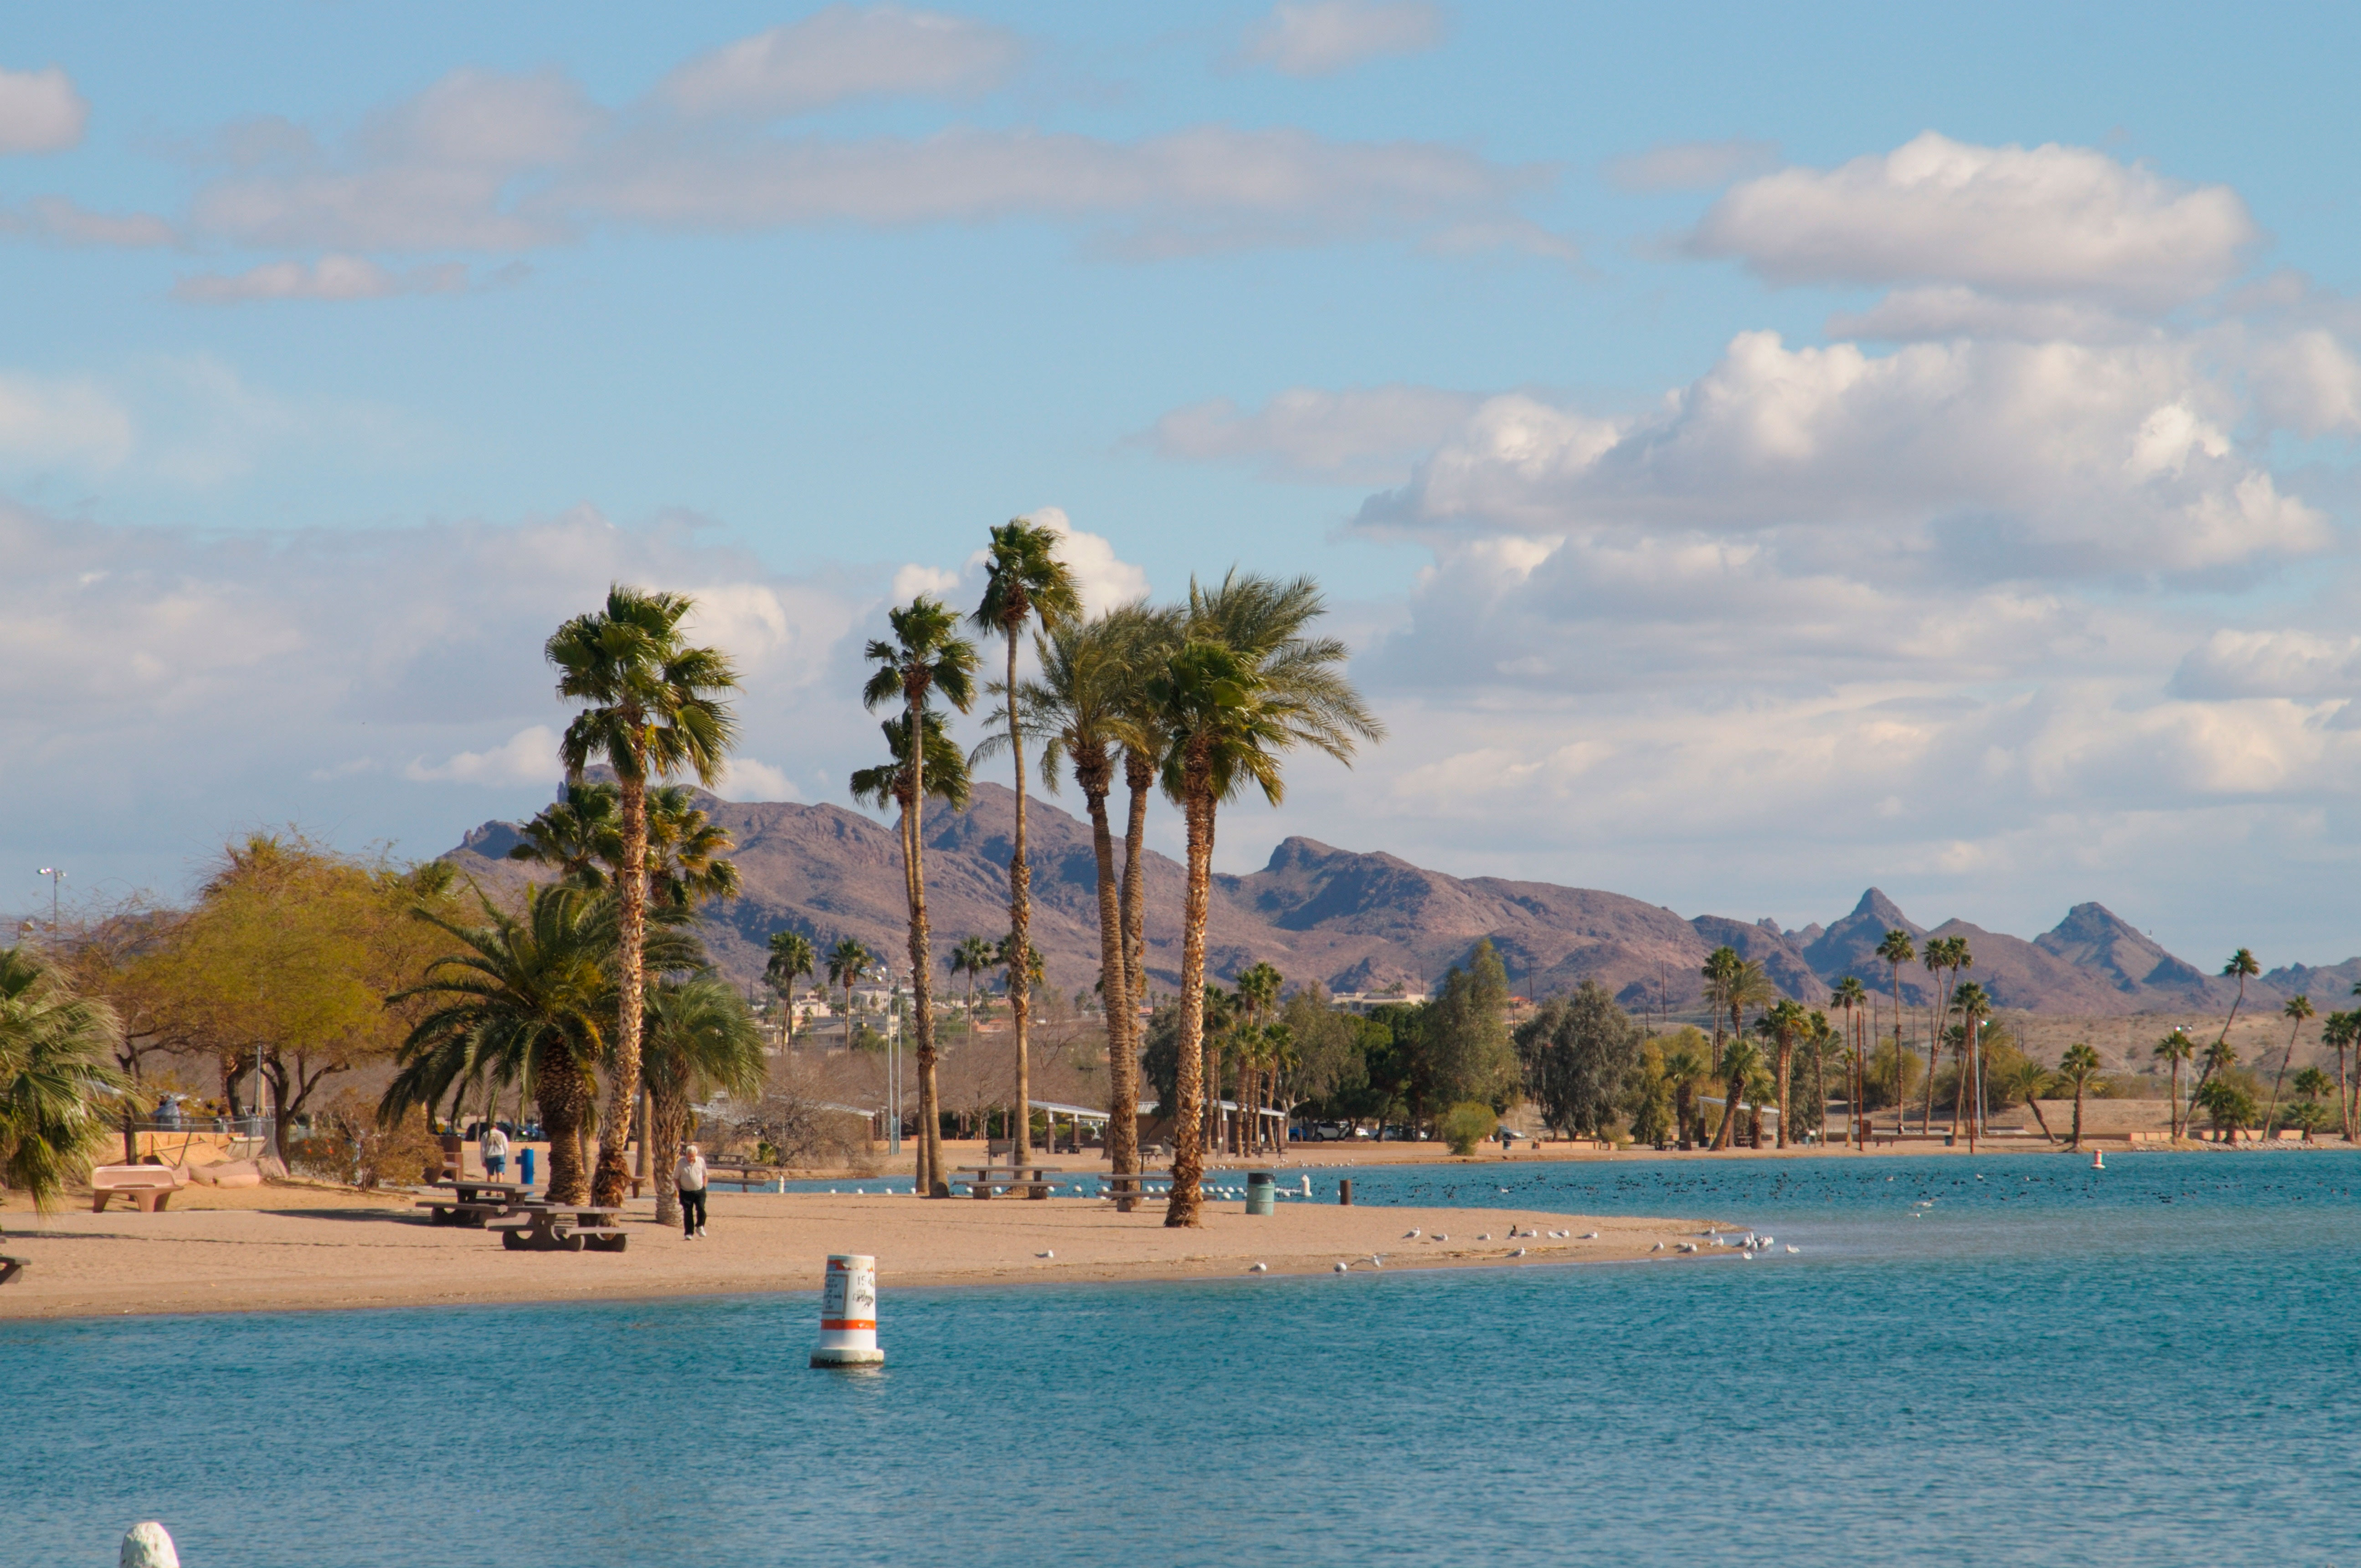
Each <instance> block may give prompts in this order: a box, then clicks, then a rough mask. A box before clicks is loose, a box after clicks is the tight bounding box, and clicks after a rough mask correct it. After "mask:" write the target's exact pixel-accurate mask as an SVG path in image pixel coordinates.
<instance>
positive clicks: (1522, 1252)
mask: <svg viewBox="0 0 2361 1568" xmlns="http://www.w3.org/2000/svg"><path fill="white" fill-rule="evenodd" d="M1524 1255H1525V1249H1524V1248H1522V1247H1519V1248H1518V1249H1517V1250H1516V1251H1514V1252H1512V1253H1510V1257H1522V1256H1524Z"/></svg>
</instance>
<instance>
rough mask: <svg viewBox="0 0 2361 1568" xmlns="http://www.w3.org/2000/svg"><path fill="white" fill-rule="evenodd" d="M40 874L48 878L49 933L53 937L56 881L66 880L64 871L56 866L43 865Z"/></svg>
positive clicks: (56, 920)
mask: <svg viewBox="0 0 2361 1568" xmlns="http://www.w3.org/2000/svg"><path fill="white" fill-rule="evenodd" d="M40 874H41V875H43V876H45V877H47V878H49V935H50V936H52V937H54V936H56V935H57V934H58V883H61V882H63V881H65V880H66V873H65V872H63V871H61V870H60V869H59V868H58V867H56V866H43V867H42V868H41V871H40Z"/></svg>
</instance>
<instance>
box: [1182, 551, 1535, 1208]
mask: <svg viewBox="0 0 2361 1568" xmlns="http://www.w3.org/2000/svg"><path fill="white" fill-rule="evenodd" d="M1325 609H1326V605H1325V603H1324V601H1323V598H1322V597H1321V593H1320V589H1319V587H1318V585H1316V584H1315V583H1313V582H1312V579H1311V578H1309V577H1298V578H1296V579H1294V580H1293V581H1291V582H1285V583H1282V582H1279V581H1277V580H1276V579H1273V578H1268V577H1262V576H1246V575H1242V574H1239V573H1236V572H1232V573H1231V574H1230V575H1229V576H1226V577H1224V579H1223V580H1222V582H1221V583H1220V585H1219V586H1217V587H1213V588H1210V589H1208V588H1206V587H1202V585H1200V584H1197V583H1194V582H1192V583H1191V584H1190V586H1189V609H1188V619H1187V641H1186V642H1185V644H1184V645H1183V646H1182V647H1181V648H1180V651H1179V652H1175V653H1173V654H1172V655H1171V657H1170V659H1168V660H1167V661H1166V663H1165V666H1164V670H1163V672H1162V673H1161V674H1158V675H1156V676H1155V677H1154V678H1153V679H1151V680H1150V681H1149V682H1148V696H1149V698H1150V699H1151V700H1152V701H1153V702H1154V703H1155V705H1156V706H1157V707H1158V708H1159V711H1160V715H1161V718H1162V724H1161V729H1163V731H1164V733H1165V734H1166V735H1167V736H1168V737H1169V741H1168V745H1167V749H1166V751H1165V755H1164V762H1163V782H1164V789H1165V793H1166V794H1167V795H1170V796H1171V797H1172V799H1173V800H1174V801H1176V802H1177V803H1179V805H1180V808H1181V815H1182V817H1183V818H1184V820H1185V821H1186V824H1187V828H1188V881H1187V883H1186V891H1185V894H1184V896H1183V901H1182V906H1181V943H1180V1047H1181V1060H1180V1073H1179V1079H1178V1082H1177V1083H1176V1085H1175V1092H1176V1096H1177V1100H1178V1103H1177V1104H1176V1105H1175V1107H1174V1109H1175V1111H1176V1113H1177V1114H1178V1118H1179V1121H1178V1130H1177V1131H1176V1133H1175V1141H1176V1147H1175V1150H1174V1156H1173V1167H1172V1175H1173V1179H1172V1196H1171V1199H1170V1201H1169V1202H1168V1203H1167V1204H1166V1206H1165V1221H1164V1223H1166V1224H1168V1225H1194V1224H1196V1223H1199V1212H1200V1207H1201V1204H1202V1190H1201V1181H1202V1175H1203V1170H1204V1140H1203V1135H1202V1127H1201V1126H1200V1125H1199V1123H1200V1119H1201V1118H1202V1103H1203V1102H1202V1094H1203V1091H1204V1083H1203V1066H1202V1062H1201V1061H1200V1060H1199V1059H1198V1058H1199V1057H1200V1056H1201V1054H1202V1050H1203V1047H1204V1019H1203V1014H1202V1008H1203V995H1204V986H1205V922H1206V917H1207V914H1208V911H1209V908H1210V904H1211V897H1212V891H1213V830H1214V820H1215V814H1216V812H1217V810H1218V808H1219V806H1221V804H1222V803H1223V802H1224V801H1226V800H1231V799H1235V797H1236V796H1237V795H1239V794H1240V793H1241V792H1242V791H1244V790H1245V789H1246V787H1247V786H1249V785H1252V786H1254V787H1256V788H1258V789H1259V790H1260V791H1261V792H1262V795H1263V796H1264V798H1265V799H1267V800H1268V801H1269V802H1270V803H1271V804H1272V805H1274V806H1276V805H1278V804H1279V801H1280V800H1281V799H1283V798H1284V796H1285V794H1286V778H1285V773H1284V771H1283V769H1282V767H1281V762H1280V759H1281V757H1282V756H1283V755H1284V754H1285V753H1286V752H1287V751H1290V750H1292V749H1294V748H1295V747H1297V746H1311V747H1313V748H1315V749H1316V750H1319V751H1324V752H1326V753H1327V754H1328V755H1330V756H1332V757H1334V758H1336V759H1337V760H1338V761H1340V762H1350V760H1351V758H1352V756H1353V753H1354V751H1356V748H1357V746H1358V744H1359V743H1360V742H1361V741H1363V740H1376V739H1378V737H1380V736H1381V735H1383V734H1384V733H1385V730H1384V727H1383V726H1382V725H1380V724H1379V723H1378V720H1377V718H1376V717H1375V716H1374V715H1372V714H1371V713H1370V712H1369V711H1368V708H1367V705H1366V704H1365V703H1363V701H1362V699H1361V696H1360V694H1359V693H1358V692H1356V690H1354V689H1353V685H1352V684H1351V682H1350V681H1349V680H1347V679H1346V677H1345V674H1344V669H1343V665H1344V663H1345V656H1346V649H1345V645H1344V644H1343V643H1342V642H1340V641H1335V640H1334V639H1332V638H1314V637H1310V636H1307V635H1305V629H1306V628H1307V627H1309V626H1310V624H1311V623H1312V621H1313V620H1317V619H1318V618H1319V617H1320V616H1321V615H1322V614H1323V613H1325ZM1496 961H1497V960H1496Z"/></svg>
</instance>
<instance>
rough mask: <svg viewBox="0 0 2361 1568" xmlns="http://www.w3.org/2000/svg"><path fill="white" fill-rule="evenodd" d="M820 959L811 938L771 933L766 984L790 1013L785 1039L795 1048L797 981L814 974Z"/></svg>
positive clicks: (785, 932)
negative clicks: (813, 947)
mask: <svg viewBox="0 0 2361 1568" xmlns="http://www.w3.org/2000/svg"><path fill="white" fill-rule="evenodd" d="M818 963H819V955H818V954H817V953H815V952H813V951H812V945H811V938H809V937H807V936H805V935H804V934H803V933H802V932H801V931H774V932H772V933H771V959H770V961H769V962H768V963H766V964H764V965H763V983H765V984H767V985H768V986H770V988H771V989H772V990H773V991H775V992H778V993H779V1000H780V1003H781V1004H782V1005H784V1006H785V1008H786V1010H787V1023H786V1037H787V1043H788V1044H790V1045H792V1044H794V1043H795V1038H796V980H798V979H799V978H802V979H807V978H809V977H810V976H811V975H812V974H814V973H815V972H816V970H817V969H818Z"/></svg>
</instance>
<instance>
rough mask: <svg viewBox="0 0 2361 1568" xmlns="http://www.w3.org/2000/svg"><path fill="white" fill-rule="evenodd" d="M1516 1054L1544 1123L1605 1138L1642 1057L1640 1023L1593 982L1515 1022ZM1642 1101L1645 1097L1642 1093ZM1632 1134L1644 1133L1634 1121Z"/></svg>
mask: <svg viewBox="0 0 2361 1568" xmlns="http://www.w3.org/2000/svg"><path fill="white" fill-rule="evenodd" d="M1514 1038H1515V1040H1516V1047H1517V1056H1518V1058H1520V1059H1521V1062H1522V1063H1523V1067H1524V1080H1525V1091H1526V1093H1528V1094H1530V1095H1531V1096H1532V1100H1533V1102H1534V1103H1535V1104H1536V1105H1539V1106H1540V1107H1541V1112H1542V1120H1543V1122H1545V1123H1547V1124H1548V1125H1549V1127H1550V1128H1551V1130H1552V1131H1554V1132H1556V1133H1558V1134H1560V1135H1564V1136H1567V1137H1576V1136H1579V1137H1597V1138H1603V1137H1606V1136H1608V1135H1609V1134H1610V1133H1611V1132H1612V1131H1613V1130H1614V1121H1615V1116H1616V1113H1617V1110H1618V1107H1619V1102H1620V1099H1621V1096H1622V1093H1623V1090H1624V1080H1626V1079H1627V1078H1628V1077H1630V1076H1631V1073H1632V1072H1633V1071H1634V1070H1635V1069H1636V1068H1637V1066H1638V1064H1639V1061H1640V1026H1639V1025H1637V1024H1634V1023H1633V1022H1632V1021H1631V1014H1628V1013H1626V1012H1624V1011H1623V1009H1622V1008H1620V1007H1619V1006H1618V1005H1616V1003H1615V998H1614V997H1613V996H1611V995H1609V993H1608V992H1607V989H1606V988H1605V987H1604V986H1602V985H1600V984H1599V983H1598V981H1595V980H1586V981H1583V982H1582V984H1581V985H1580V986H1579V987H1578V988H1576V991H1575V992H1574V994H1573V995H1571V996H1555V997H1552V998H1551V999H1550V1000H1549V1001H1547V1002H1545V1003H1543V1004H1542V1006H1541V1007H1540V1009H1539V1010H1538V1011H1536V1012H1535V1013H1534V1014H1533V1015H1532V1017H1531V1018H1528V1019H1527V1020H1525V1022H1524V1023H1522V1024H1521V1025H1518V1026H1517V1029H1516V1033H1515V1036H1514ZM1643 1098H1644V1097H1643ZM1632 1135H1633V1136H1634V1137H1641V1141H1642V1142H1643V1143H1655V1142H1657V1141H1659V1137H1660V1136H1661V1134H1659V1135H1658V1136H1653V1137H1642V1135H1641V1130H1640V1128H1639V1126H1638V1125H1637V1124H1636V1123H1635V1124H1634V1126H1633V1129H1632Z"/></svg>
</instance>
